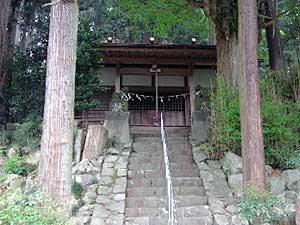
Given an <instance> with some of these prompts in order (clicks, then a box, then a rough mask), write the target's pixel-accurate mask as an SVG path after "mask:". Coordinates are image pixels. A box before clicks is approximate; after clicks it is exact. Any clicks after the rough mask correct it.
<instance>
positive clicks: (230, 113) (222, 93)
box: [210, 76, 241, 158]
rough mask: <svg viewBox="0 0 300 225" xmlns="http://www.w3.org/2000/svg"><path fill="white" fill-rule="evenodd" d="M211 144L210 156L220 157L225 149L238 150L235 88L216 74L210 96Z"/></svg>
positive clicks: (238, 132)
mask: <svg viewBox="0 0 300 225" xmlns="http://www.w3.org/2000/svg"><path fill="white" fill-rule="evenodd" d="M210 122H211V138H210V142H211V146H213V147H214V149H215V151H214V152H212V153H211V157H212V158H220V157H222V156H223V154H224V153H225V152H227V151H234V152H239V151H240V143H241V133H240V113H239V98H238V93H237V91H236V90H235V89H233V88H231V87H230V85H229V84H227V83H226V81H225V80H224V78H223V77H222V76H218V78H217V83H216V90H215V91H214V92H213V93H212V96H211V116H210Z"/></svg>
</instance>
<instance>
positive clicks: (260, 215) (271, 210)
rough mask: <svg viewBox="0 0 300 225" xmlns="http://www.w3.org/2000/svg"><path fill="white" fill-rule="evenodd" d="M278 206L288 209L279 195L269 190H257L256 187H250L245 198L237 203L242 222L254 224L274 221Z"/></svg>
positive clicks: (258, 224)
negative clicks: (274, 194)
mask: <svg viewBox="0 0 300 225" xmlns="http://www.w3.org/2000/svg"><path fill="white" fill-rule="evenodd" d="M276 208H280V209H281V210H283V211H284V212H285V211H287V210H286V209H284V208H283V203H282V201H281V200H280V199H279V198H278V197H276V196H272V195H271V194H270V193H269V192H257V191H255V190H254V188H248V190H247V192H246V194H245V197H244V199H242V200H240V201H239V202H238V204H237V210H238V214H239V216H240V218H241V219H242V222H243V223H247V222H248V223H249V224H252V225H261V224H263V223H272V222H273V221H274V220H275V219H277V218H276V215H277V214H276V211H275V209H276Z"/></svg>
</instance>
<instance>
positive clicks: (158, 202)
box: [126, 195, 208, 208]
mask: <svg viewBox="0 0 300 225" xmlns="http://www.w3.org/2000/svg"><path fill="white" fill-rule="evenodd" d="M167 204H168V199H167V196H165V197H129V198H127V199H126V208H164V207H167ZM207 204H208V201H207V197H206V196H197V195H185V196H176V205H177V207H188V206H199V205H207Z"/></svg>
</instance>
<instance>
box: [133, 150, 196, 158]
mask: <svg viewBox="0 0 300 225" xmlns="http://www.w3.org/2000/svg"><path fill="white" fill-rule="evenodd" d="M168 156H169V157H170V158H176V157H179V156H191V157H192V156H193V153H192V152H191V151H184V150H180V151H169V152H168ZM131 157H132V158H134V157H145V158H151V157H163V151H162V150H161V151H160V152H156V151H149V152H143V153H141V152H138V153H136V152H133V153H132V154H131Z"/></svg>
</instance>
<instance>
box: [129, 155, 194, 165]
mask: <svg viewBox="0 0 300 225" xmlns="http://www.w3.org/2000/svg"><path fill="white" fill-rule="evenodd" d="M169 160H170V162H186V163H188V164H192V163H194V158H193V156H189V155H174V156H171V157H169ZM129 162H130V163H154V164H155V163H162V162H164V158H163V155H161V156H153V157H143V156H139V155H138V156H132V157H131V158H130V159H129Z"/></svg>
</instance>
